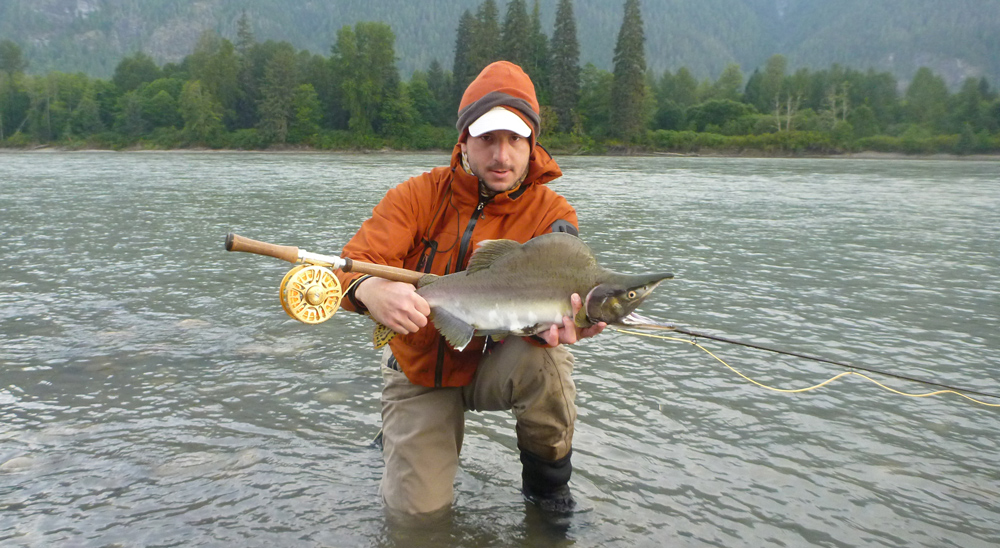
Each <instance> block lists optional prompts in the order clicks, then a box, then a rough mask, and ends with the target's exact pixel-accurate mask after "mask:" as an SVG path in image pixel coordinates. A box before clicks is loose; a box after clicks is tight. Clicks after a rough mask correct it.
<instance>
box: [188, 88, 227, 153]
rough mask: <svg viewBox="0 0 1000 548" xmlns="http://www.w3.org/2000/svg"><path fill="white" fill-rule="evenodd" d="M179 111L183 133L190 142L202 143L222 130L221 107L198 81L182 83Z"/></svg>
mask: <svg viewBox="0 0 1000 548" xmlns="http://www.w3.org/2000/svg"><path fill="white" fill-rule="evenodd" d="M179 109H180V111H181V117H183V118H184V133H185V135H186V136H187V138H188V139H190V140H192V141H195V142H201V143H204V142H205V141H207V140H208V139H210V138H211V137H212V136H214V135H215V134H217V133H218V132H219V131H221V130H222V107H221V106H220V105H219V103H218V102H217V101H216V100H215V99H214V98H213V97H212V95H211V94H210V93H207V92H206V91H205V90H204V89H203V88H202V85H201V82H200V81H198V80H191V81H188V82H185V83H184V89H183V90H182V91H181V98H180V101H179Z"/></svg>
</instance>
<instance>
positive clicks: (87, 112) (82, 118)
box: [71, 90, 104, 135]
mask: <svg viewBox="0 0 1000 548" xmlns="http://www.w3.org/2000/svg"><path fill="white" fill-rule="evenodd" d="M71 124H72V128H73V133H74V134H76V135H94V134H95V133H100V132H102V131H104V123H103V122H101V110H100V107H98V106H97V101H96V100H94V94H93V92H92V91H89V90H88V93H87V95H85V96H84V97H83V99H81V100H80V102H79V103H78V104H77V105H76V108H75V109H73V114H72V115H71Z"/></svg>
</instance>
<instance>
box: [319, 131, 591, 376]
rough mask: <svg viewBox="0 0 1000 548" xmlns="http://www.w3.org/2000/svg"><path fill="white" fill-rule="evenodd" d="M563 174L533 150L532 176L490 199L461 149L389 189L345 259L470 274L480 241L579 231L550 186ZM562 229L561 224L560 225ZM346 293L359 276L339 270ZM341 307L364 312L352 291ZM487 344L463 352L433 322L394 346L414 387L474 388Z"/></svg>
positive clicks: (539, 149)
mask: <svg viewBox="0 0 1000 548" xmlns="http://www.w3.org/2000/svg"><path fill="white" fill-rule="evenodd" d="M560 175H562V171H560V169H559V166H558V165H557V164H556V162H555V160H553V159H552V157H551V156H549V154H548V152H546V151H545V149H543V148H542V147H540V146H536V147H534V149H533V151H532V153H531V157H530V159H529V164H528V175H527V177H526V178H525V180H524V182H523V183H522V184H521V185H520V186H519V187H518V188H516V189H514V190H511V191H508V192H506V193H503V194H499V195H497V196H495V197H493V198H492V199H490V200H484V199H482V198H480V195H479V179H478V178H477V177H476V176H474V175H471V174H469V173H467V172H466V171H465V170H464V169H463V168H462V163H461V147H460V146H459V145H456V146H455V149H454V151H453V152H452V157H451V164H450V165H449V166H448V167H439V168H436V169H434V170H432V171H430V172H429V173H424V174H422V175H419V176H417V177H414V178H412V179H409V180H407V181H406V182H404V183H402V184H400V185H399V186H397V187H395V188H393V189H392V190H390V191H389V192H388V193H387V194H386V195H385V197H384V198H383V199H382V201H381V202H379V204H378V205H377V206H375V209H374V210H373V212H372V217H371V218H370V219H368V220H367V221H365V222H364V223H363V224H362V225H361V228H360V229H359V230H358V233H357V234H355V236H354V237H353V238H351V240H350V241H349V242H348V243H347V245H346V246H344V250H343V252H342V254H341V256H343V257H350V258H351V259H355V260H358V261H364V262H370V263H377V264H384V265H390V266H397V267H402V268H406V269H410V270H419V271H421V272H428V273H432V274H439V275H444V274H451V273H454V272H458V271H460V270H465V268H466V266H467V265H468V262H469V257H470V256H471V255H472V253H473V251H474V250H475V249H476V247H477V245H478V244H479V242H481V241H483V240H493V239H498V238H506V239H510V240H516V241H518V242H521V243H524V242H526V241H528V240H529V239H531V238H533V237H535V236H538V235H541V234H545V233H547V232H551V231H552V230H553V225H556V226H557V227H558V226H559V224H556V223H557V222H558V221H564V222H565V223H570V224H571V225H572V226H573V229H574V230H575V229H577V227H578V221H577V216H576V211H575V210H574V209H573V207H572V206H570V205H569V203H568V202H567V201H566V199H565V198H563V197H562V196H560V195H559V194H556V192H555V191H553V190H552V189H550V188H548V187H547V186H545V183H548V182H549V181H551V180H553V179H555V178H557V177H559V176H560ZM560 224H562V225H563V226H565V225H564V223H560ZM337 276H338V277H339V278H340V281H341V283H342V284H343V287H351V283H352V282H353V281H355V280H356V279H358V278H360V277H361V276H360V275H357V274H349V273H344V272H342V271H339V270H338V271H337ZM342 305H343V307H344V308H346V309H348V310H352V311H356V312H363V311H364V310H363V309H361V306H362V304H361V303H360V302H357V301H355V300H354V298H353V291H350V290H349V291H348V298H345V299H344V300H343V303H342ZM484 345H485V338H484V337H475V338H473V339H472V341H471V342H470V343H469V344H468V346H466V347H465V349H464V350H463V351H461V352H459V351H457V350H455V349H454V348H452V347H451V346H450V345H449V344H448V343H447V342H445V341H444V339H443V338H442V337H441V336H440V334H439V333H438V332H437V330H436V329H435V328H434V326H433V324H432V323H431V322H428V324H427V325H426V326H425V327H424V328H423V329H421V330H419V331H417V332H416V333H412V334H410V335H396V336H395V337H394V338H393V339H392V341H391V342H390V343H389V346H390V348H391V349H392V353H393V356H395V358H396V361H397V362H398V363H399V365H400V367H401V369H402V371H403V373H405V374H406V376H407V378H408V379H409V380H410V382H412V383H414V384H418V385H423V386H465V385H467V384H469V383H470V382H472V378H473V375H474V374H475V372H476V367H477V365H478V363H479V360H480V358H481V357H482V354H483V348H484Z"/></svg>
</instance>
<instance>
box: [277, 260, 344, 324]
mask: <svg viewBox="0 0 1000 548" xmlns="http://www.w3.org/2000/svg"><path fill="white" fill-rule="evenodd" d="M279 295H281V307H282V308H284V309H285V312H286V313H287V314H288V315H289V316H291V317H293V318H295V319H296V320H298V321H300V322H302V323H308V324H317V323H323V322H325V321H326V320H329V319H330V317H331V316H333V314H334V313H335V312H336V311H337V308H338V307H339V306H340V301H341V299H343V297H344V292H343V291H341V289H340V280H338V279H337V277H336V276H334V275H333V271H332V270H330V269H329V268H326V267H323V266H316V265H300V266H297V267H295V268H293V269H291V270H289V271H288V274H285V277H284V279H282V280H281V288H280V290H279Z"/></svg>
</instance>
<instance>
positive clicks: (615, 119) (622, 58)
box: [611, 0, 646, 140]
mask: <svg viewBox="0 0 1000 548" xmlns="http://www.w3.org/2000/svg"><path fill="white" fill-rule="evenodd" d="M645 43H646V39H645V35H644V34H643V30H642V13H641V12H640V11H639V0H625V17H624V18H623V19H622V26H621V29H619V31H618V43H617V45H616V46H615V70H614V81H613V84H612V88H611V127H612V131H613V133H614V135H615V136H616V137H619V138H622V139H625V140H631V139H633V138H635V137H637V136H638V135H639V134H640V132H641V131H642V128H643V127H644V126H645V119H644V117H643V111H644V107H645V101H646V79H645V74H646V52H645Z"/></svg>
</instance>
